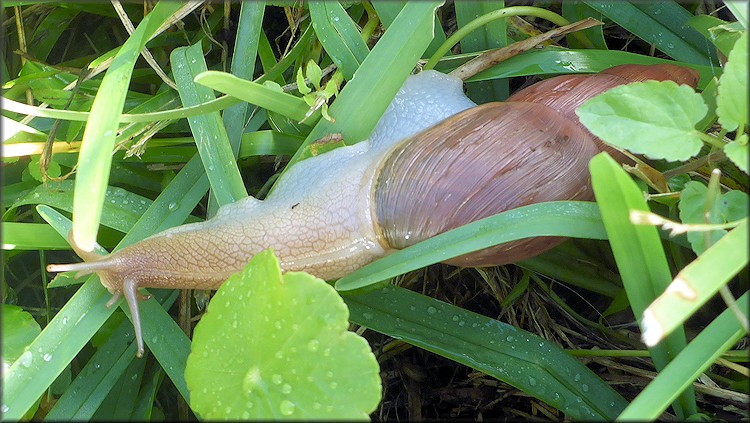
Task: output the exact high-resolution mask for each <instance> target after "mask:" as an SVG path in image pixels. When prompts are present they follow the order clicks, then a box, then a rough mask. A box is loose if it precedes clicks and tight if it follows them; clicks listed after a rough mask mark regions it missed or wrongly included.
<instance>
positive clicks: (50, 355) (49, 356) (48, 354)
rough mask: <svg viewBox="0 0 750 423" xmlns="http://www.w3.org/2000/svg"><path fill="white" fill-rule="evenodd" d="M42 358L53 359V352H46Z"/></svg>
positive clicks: (45, 359)
mask: <svg viewBox="0 0 750 423" xmlns="http://www.w3.org/2000/svg"><path fill="white" fill-rule="evenodd" d="M42 360H44V361H50V360H52V354H50V353H47V354H44V355H43V356H42Z"/></svg>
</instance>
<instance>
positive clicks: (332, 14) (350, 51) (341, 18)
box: [309, 1, 370, 80]
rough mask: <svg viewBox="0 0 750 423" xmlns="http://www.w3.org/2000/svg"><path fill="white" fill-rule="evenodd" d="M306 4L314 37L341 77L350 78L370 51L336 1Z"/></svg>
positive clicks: (350, 19)
mask: <svg viewBox="0 0 750 423" xmlns="http://www.w3.org/2000/svg"><path fill="white" fill-rule="evenodd" d="M309 6H310V19H311V20H312V26H313V29H315V33H316V34H317V36H318V40H320V43H321V44H323V48H324V49H325V51H326V53H328V55H329V56H330V57H331V60H333V62H334V63H335V64H336V66H337V67H338V68H339V69H340V70H341V72H343V74H344V78H346V79H347V80H350V79H352V78H353V77H354V72H356V70H357V68H359V65H360V64H361V63H362V61H364V60H365V58H366V57H367V54H368V53H369V52H370V50H369V49H368V48H367V45H366V44H365V42H364V41H363V40H362V37H361V35H360V33H359V31H357V27H356V25H355V24H354V22H352V18H351V17H349V14H347V13H346V10H344V8H343V7H342V6H341V5H340V4H339V3H338V2H333V1H323V2H310V3H309Z"/></svg>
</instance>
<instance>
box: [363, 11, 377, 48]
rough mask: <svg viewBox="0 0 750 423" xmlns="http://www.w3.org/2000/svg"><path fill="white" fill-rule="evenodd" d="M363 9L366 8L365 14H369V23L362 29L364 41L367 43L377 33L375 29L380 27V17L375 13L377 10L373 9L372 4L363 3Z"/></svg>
mask: <svg viewBox="0 0 750 423" xmlns="http://www.w3.org/2000/svg"><path fill="white" fill-rule="evenodd" d="M362 7H364V9H365V12H367V23H366V24H365V26H364V27H362V33H361V35H362V40H363V41H364V42H365V44H366V43H367V40H369V39H370V37H372V34H373V32H375V28H377V27H378V24H379V23H380V18H379V17H378V14H377V13H376V12H375V9H374V8H373V7H372V5H371V4H370V2H363V3H362Z"/></svg>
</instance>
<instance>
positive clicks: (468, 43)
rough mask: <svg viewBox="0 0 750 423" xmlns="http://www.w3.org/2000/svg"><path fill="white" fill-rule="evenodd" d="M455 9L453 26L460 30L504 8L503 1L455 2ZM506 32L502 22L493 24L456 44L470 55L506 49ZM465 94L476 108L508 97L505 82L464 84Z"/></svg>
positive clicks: (485, 26)
mask: <svg viewBox="0 0 750 423" xmlns="http://www.w3.org/2000/svg"><path fill="white" fill-rule="evenodd" d="M455 6H456V23H457V24H458V27H459V28H460V27H462V26H464V25H466V24H467V23H469V22H471V21H472V20H474V19H476V18H478V17H480V16H482V15H484V14H486V13H489V12H492V11H493V10H497V9H502V8H503V7H505V1H504V0H499V1H498V0H492V1H479V2H477V1H457V2H455ZM506 32H507V30H506V23H505V19H498V20H494V21H492V22H490V23H488V24H487V25H484V26H482V27H481V28H479V29H476V30H474V31H472V32H471V33H470V34H468V35H467V36H466V37H464V38H463V39H462V40H461V41H460V43H461V52H462V53H471V52H479V51H484V50H490V49H495V48H500V47H505V46H507V45H508V39H507V38H508V37H507V36H506ZM466 92H467V94H468V96H469V98H471V99H472V100H473V101H474V102H475V103H477V104H482V103H487V102H490V101H501V100H505V99H506V98H508V95H509V91H508V81H507V80H493V81H477V82H473V83H470V84H466Z"/></svg>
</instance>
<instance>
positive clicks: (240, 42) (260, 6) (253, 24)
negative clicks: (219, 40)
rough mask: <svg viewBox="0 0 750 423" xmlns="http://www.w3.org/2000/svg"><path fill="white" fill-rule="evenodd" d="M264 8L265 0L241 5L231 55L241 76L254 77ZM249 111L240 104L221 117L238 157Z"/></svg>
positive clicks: (237, 73) (233, 72) (234, 69)
mask: <svg viewBox="0 0 750 423" xmlns="http://www.w3.org/2000/svg"><path fill="white" fill-rule="evenodd" d="M265 9H266V3H265V1H252V2H243V3H242V6H240V17H239V23H238V24H237V39H236V41H235V43H234V56H233V57H232V75H234V76H236V77H238V78H241V79H248V80H250V79H253V75H254V73H255V57H256V55H257V52H258V44H259V42H260V41H259V40H260V33H261V28H262V27H263V13H264V11H265ZM246 114H247V104H245V103H239V104H235V105H234V106H231V107H228V108H227V109H226V110H224V114H223V116H222V120H223V122H224V127H225V128H226V131H227V138H228V139H229V145H231V146H232V152H233V153H234V156H235V158H236V157H237V154H238V152H239V151H240V143H241V140H242V131H243V129H244V127H245V123H246V122H245V115H246Z"/></svg>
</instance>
